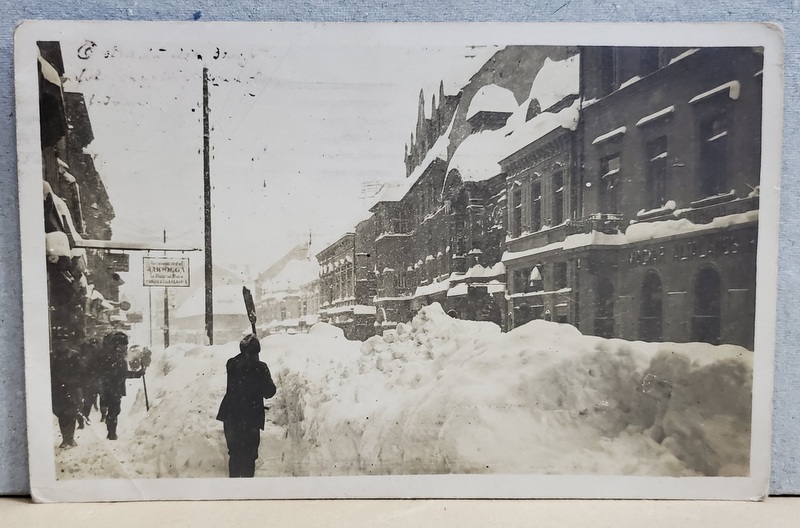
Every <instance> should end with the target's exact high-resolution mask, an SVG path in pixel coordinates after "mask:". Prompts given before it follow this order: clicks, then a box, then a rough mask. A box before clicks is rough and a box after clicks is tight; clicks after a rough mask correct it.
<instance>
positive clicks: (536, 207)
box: [531, 181, 542, 233]
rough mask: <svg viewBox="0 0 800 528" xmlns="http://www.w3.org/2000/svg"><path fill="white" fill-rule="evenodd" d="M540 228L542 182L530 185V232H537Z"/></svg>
mask: <svg viewBox="0 0 800 528" xmlns="http://www.w3.org/2000/svg"><path fill="white" fill-rule="evenodd" d="M541 228H542V182H541V181H535V182H533V183H532V184H531V231H532V232H534V233H535V232H537V231H539V230H540V229H541Z"/></svg>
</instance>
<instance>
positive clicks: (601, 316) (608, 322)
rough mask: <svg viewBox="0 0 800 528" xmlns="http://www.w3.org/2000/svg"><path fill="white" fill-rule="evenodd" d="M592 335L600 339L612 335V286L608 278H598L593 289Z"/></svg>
mask: <svg viewBox="0 0 800 528" xmlns="http://www.w3.org/2000/svg"><path fill="white" fill-rule="evenodd" d="M595 308H596V311H595V316H594V333H595V335H598V336H600V337H613V335H614V285H613V284H612V283H611V281H610V280H608V278H605V277H604V278H600V279H598V281H597V288H596V289H595Z"/></svg>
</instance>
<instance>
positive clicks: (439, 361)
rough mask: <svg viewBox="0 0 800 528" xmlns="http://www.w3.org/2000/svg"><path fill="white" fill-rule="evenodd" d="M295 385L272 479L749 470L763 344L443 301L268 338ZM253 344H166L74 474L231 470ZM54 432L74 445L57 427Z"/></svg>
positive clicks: (266, 347)
mask: <svg viewBox="0 0 800 528" xmlns="http://www.w3.org/2000/svg"><path fill="white" fill-rule="evenodd" d="M261 343H262V352H261V360H262V361H265V362H267V364H268V365H269V367H270V369H271V372H272V377H273V379H274V380H275V383H276V385H277V386H278V393H277V395H276V396H275V397H274V398H273V399H271V400H269V401H268V402H267V405H268V406H269V407H270V410H269V411H268V412H267V425H266V427H265V431H264V432H263V434H262V437H261V448H260V456H259V459H258V461H257V467H256V476H257V477H269V476H287V475H298V476H303V475H365V474H366V475H369V474H384V475H385V474H436V473H457V474H459V473H492V474H512V473H513V474H612V475H661V476H695V475H724V476H738V475H747V474H748V467H749V448H750V443H749V438H750V435H749V423H750V414H751V403H750V395H751V381H750V380H751V379H752V375H751V371H752V352H750V351H748V350H746V349H744V348H741V347H737V346H731V345H722V346H713V345H708V344H697V343H688V344H672V343H652V344H651V343H643V342H627V341H623V340H618V339H610V340H607V339H601V338H598V337H592V336H583V335H581V334H580V333H579V332H578V331H577V330H576V329H575V328H574V327H572V326H569V325H563V324H557V323H551V322H545V321H541V320H538V321H533V322H531V323H529V324H527V325H524V326H522V327H520V328H517V329H515V330H513V331H511V332H508V333H507V334H503V333H501V332H500V330H499V328H498V327H497V326H495V325H493V324H492V323H482V322H472V321H462V320H454V319H451V318H450V317H448V316H447V315H446V314H445V313H444V312H443V311H442V309H441V307H440V306H439V305H438V304H433V305H431V306H428V307H425V308H423V309H422V310H421V311H420V312H419V314H418V315H417V316H416V317H415V318H414V320H413V321H412V322H411V323H408V324H401V325H400V326H398V328H397V330H396V331H391V332H386V333H385V335H384V337H373V338H370V339H369V340H367V341H366V342H364V343H361V342H357V341H347V340H345V339H344V338H343V336H342V334H341V331H340V330H338V329H337V328H335V327H332V326H329V325H326V324H324V323H318V324H317V325H315V326H314V327H312V329H311V330H310V332H309V333H308V334H298V335H273V336H269V337H267V338H264V339H262V341H261ZM237 352H238V348H237V344H236V343H229V344H226V345H219V346H211V347H203V346H195V345H185V344H178V345H173V346H171V347H170V348H168V349H167V350H166V351H163V350H162V351H155V352H154V354H153V363H152V365H151V366H150V368H149V369H148V371H147V386H148V392H149V398H150V405H151V408H150V411H149V412H147V411H145V405H144V394H143V391H142V384H141V380H129V381H128V396H127V397H126V398H125V399H123V410H122V414H121V415H120V425H119V432H120V434H119V440H117V441H116V442H112V441H109V440H106V439H105V430H104V424H102V423H100V422H99V413H97V412H96V411H95V412H94V413H93V416H92V418H93V423H92V425H91V426H89V427H88V428H87V429H84V430H79V431H78V433H77V435H76V439H77V442H78V444H79V445H78V446H77V447H75V448H71V449H57V450H56V451H57V452H56V465H57V472H58V475H59V478H62V479H74V478H108V477H120V476H125V477H133V478H155V477H225V476H227V453H226V447H225V439H224V436H223V433H222V424H221V423H220V422H218V421H216V420H215V416H216V412H217V409H218V406H219V402H220V401H221V399H222V396H223V394H224V392H225V362H226V361H227V359H229V358H230V357H232V356H234V355H235V354H236V353H237ZM54 431H55V432H56V433H55V436H54V442H55V445H56V446H57V445H58V443H59V442H60V438H59V435H58V433H57V431H58V428H57V426H55V425H54Z"/></svg>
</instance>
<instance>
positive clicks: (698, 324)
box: [692, 268, 721, 345]
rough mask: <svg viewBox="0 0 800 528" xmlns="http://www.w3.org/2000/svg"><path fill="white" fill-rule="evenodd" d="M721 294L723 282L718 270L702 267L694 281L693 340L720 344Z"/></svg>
mask: <svg viewBox="0 0 800 528" xmlns="http://www.w3.org/2000/svg"><path fill="white" fill-rule="evenodd" d="M720 295H721V283H720V279H719V273H717V270H715V269H714V268H703V269H701V270H700V272H699V273H698V274H697V278H696V279H695V283H694V317H692V340H693V341H700V342H704V343H711V344H715V345H716V344H719V342H720Z"/></svg>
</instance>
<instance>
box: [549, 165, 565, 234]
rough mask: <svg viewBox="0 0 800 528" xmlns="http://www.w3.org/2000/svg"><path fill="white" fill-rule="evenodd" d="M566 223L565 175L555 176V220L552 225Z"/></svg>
mask: <svg viewBox="0 0 800 528" xmlns="http://www.w3.org/2000/svg"><path fill="white" fill-rule="evenodd" d="M563 221H564V173H563V172H561V171H559V172H557V173H555V174H553V220H552V225H554V226H556V225H559V224H560V223H561V222H563Z"/></svg>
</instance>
